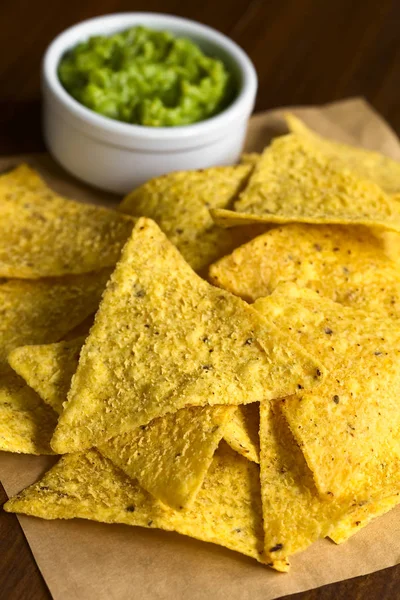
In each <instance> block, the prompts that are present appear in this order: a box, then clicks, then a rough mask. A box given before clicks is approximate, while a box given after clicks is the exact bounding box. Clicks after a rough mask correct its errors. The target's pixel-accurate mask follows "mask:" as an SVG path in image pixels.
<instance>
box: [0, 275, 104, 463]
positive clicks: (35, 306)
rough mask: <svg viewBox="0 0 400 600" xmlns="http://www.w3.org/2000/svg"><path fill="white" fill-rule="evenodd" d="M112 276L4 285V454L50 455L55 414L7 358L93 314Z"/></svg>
mask: <svg viewBox="0 0 400 600" xmlns="http://www.w3.org/2000/svg"><path fill="white" fill-rule="evenodd" d="M107 278H108V272H103V273H99V274H87V275H85V276H82V275H76V276H71V277H68V278H60V279H54V280H51V279H49V280H47V281H37V282H34V283H33V282H29V281H8V282H7V283H4V284H2V285H0V306H1V312H2V315H1V317H2V318H1V320H0V340H1V342H0V415H1V418H0V450H6V451H8V452H23V453H30V454H51V453H52V451H51V449H50V446H49V440H50V438H51V435H52V433H53V430H54V428H55V425H56V421H57V418H56V415H55V413H54V412H53V411H52V410H51V409H50V408H48V407H46V406H45V405H44V404H43V402H42V401H41V399H40V398H39V396H37V395H36V394H35V393H34V392H33V390H32V389H30V388H29V387H28V386H26V385H25V383H24V382H23V381H22V380H21V379H20V378H19V377H17V376H16V375H15V373H14V372H13V371H12V369H11V367H10V366H9V364H8V363H7V355H8V353H9V352H10V351H11V350H13V348H14V347H15V346H19V345H22V344H37V343H43V342H46V343H47V342H53V341H55V340H57V339H59V338H60V337H62V336H63V335H65V334H66V332H67V331H69V330H70V329H71V327H74V325H76V324H77V323H79V322H81V321H82V320H83V319H84V318H85V317H86V315H87V314H90V313H93V312H94V311H95V310H96V307H97V306H98V303H99V301H100V297H101V293H102V291H103V289H104V287H105V284H106V281H107Z"/></svg>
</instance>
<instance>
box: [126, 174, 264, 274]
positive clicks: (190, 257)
mask: <svg viewBox="0 0 400 600" xmlns="http://www.w3.org/2000/svg"><path fill="white" fill-rule="evenodd" d="M251 168H252V167H251V166H250V165H239V166H237V167H214V168H211V169H204V170H200V171H180V172H177V173H169V174H168V175H164V176H163V177H157V178H155V179H151V180H150V181H148V182H147V183H145V184H144V185H142V186H141V187H139V188H138V189H136V190H134V191H133V192H131V193H130V194H129V195H128V196H126V198H124V200H123V201H122V203H121V205H120V210H121V211H122V212H124V213H127V214H129V215H134V216H136V217H141V216H143V217H149V218H150V219H153V220H154V221H156V223H157V224H158V225H159V227H160V228H161V230H162V231H163V232H164V233H165V235H166V236H167V237H168V239H169V240H170V241H171V242H172V243H173V244H174V245H175V246H176V247H177V248H178V250H179V251H180V252H181V254H182V256H183V257H184V258H185V260H186V261H187V262H188V263H189V264H190V266H191V267H192V268H193V269H194V270H195V271H201V270H202V269H203V268H204V267H206V266H208V265H209V264H210V263H211V262H213V261H214V260H217V259H218V258H220V257H221V256H224V255H225V254H228V253H229V252H231V251H232V250H233V248H236V247H237V246H240V244H243V243H244V242H245V241H247V240H249V239H251V238H252V237H254V235H257V234H258V233H260V230H257V229H256V228H252V227H243V228H240V230H238V231H236V232H234V231H226V230H224V229H221V227H218V226H217V225H215V224H214V222H213V220H212V218H211V216H210V212H209V209H210V208H226V207H228V206H229V205H230V204H231V203H232V202H233V199H234V198H235V197H236V196H237V194H238V193H239V191H240V190H241V189H242V187H243V186H244V185H245V183H246V181H247V179H248V177H249V175H250V172H251Z"/></svg>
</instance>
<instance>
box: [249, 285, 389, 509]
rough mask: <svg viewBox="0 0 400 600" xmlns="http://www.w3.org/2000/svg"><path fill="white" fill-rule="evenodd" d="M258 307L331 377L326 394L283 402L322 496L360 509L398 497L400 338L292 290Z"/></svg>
mask: <svg viewBox="0 0 400 600" xmlns="http://www.w3.org/2000/svg"><path fill="white" fill-rule="evenodd" d="M255 307H256V308H257V309H258V310H260V311H261V312H265V313H266V314H268V315H269V317H270V318H271V319H272V320H273V322H274V323H275V324H276V325H277V326H278V327H282V328H286V330H287V331H290V332H291V335H292V337H293V340H295V341H297V342H298V343H300V344H301V345H302V347H303V348H305V349H306V350H307V349H309V350H311V349H313V351H314V352H316V353H317V354H318V356H319V358H320V359H321V361H322V362H323V363H324V364H325V366H326V367H327V369H328V375H327V377H326V379H325V380H324V382H323V383H322V385H321V386H320V387H319V389H318V390H315V392H314V391H312V390H311V391H307V390H304V391H301V394H300V395H297V396H292V397H290V398H286V399H284V400H282V401H281V404H282V412H283V414H284V417H285V418H286V420H287V422H288V424H289V427H290V429H291V431H292V433H293V435H294V437H295V439H296V441H297V443H298V444H299V446H300V448H301V450H302V452H303V454H304V456H305V459H306V461H307V464H308V466H309V468H310V469H311V471H312V472H313V476H314V480H315V483H316V486H317V489H318V491H319V493H320V494H321V496H322V497H327V496H329V497H333V498H340V499H343V500H346V499H348V498H350V499H353V500H355V501H358V502H359V501H371V500H378V499H381V498H382V497H387V496H389V495H392V494H394V493H397V491H399V489H400V413H399V410H398V401H397V391H396V390H397V388H398V386H399V385H400V355H399V350H398V348H399V347H400V330H399V329H398V328H397V327H394V326H393V321H391V320H390V319H387V318H386V319H385V318H384V317H383V316H381V315H379V316H376V317H375V318H374V317H373V316H370V315H368V314H367V313H365V312H364V311H356V310H353V309H350V308H346V307H343V306H340V305H339V304H336V303H334V302H332V301H330V300H328V299H326V298H321V297H319V296H318V294H316V293H315V292H312V291H311V290H307V289H299V288H296V286H294V285H290V284H288V285H286V286H281V287H280V288H278V289H277V290H276V291H275V292H274V293H273V294H272V295H271V296H269V297H267V298H260V299H259V300H257V301H256V303H255Z"/></svg>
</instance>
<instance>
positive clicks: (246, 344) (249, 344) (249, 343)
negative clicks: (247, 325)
mask: <svg viewBox="0 0 400 600" xmlns="http://www.w3.org/2000/svg"><path fill="white" fill-rule="evenodd" d="M253 342H254V338H247V340H246V341H245V346H251V344H252V343H253Z"/></svg>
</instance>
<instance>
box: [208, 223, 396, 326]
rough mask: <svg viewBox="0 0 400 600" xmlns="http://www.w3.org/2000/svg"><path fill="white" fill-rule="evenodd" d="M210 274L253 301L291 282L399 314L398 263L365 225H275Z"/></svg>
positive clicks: (213, 279) (345, 302) (356, 304)
mask: <svg viewBox="0 0 400 600" xmlns="http://www.w3.org/2000/svg"><path fill="white" fill-rule="evenodd" d="M393 235H398V234H393ZM209 277H210V280H211V282H212V283H214V284H215V285H218V286H220V287H222V288H224V289H226V290H228V291H230V292H232V293H233V294H235V295H237V296H240V297H241V298H243V299H244V300H247V301H249V302H254V300H256V299H257V298H260V297H262V296H267V295H269V294H270V293H272V292H273V290H274V289H276V287H277V286H278V285H279V284H280V283H287V282H292V283H296V284H297V285H298V286H299V287H307V288H310V289H312V290H314V291H316V292H318V293H319V294H320V295H323V296H326V297H328V298H330V299H331V300H333V301H335V302H339V303H340V304H343V305H345V306H354V307H356V308H362V309H365V310H368V311H371V312H376V313H383V314H384V315H388V316H391V317H393V318H399V317H400V272H399V269H398V265H397V264H395V263H394V262H393V261H391V260H390V259H389V258H388V257H387V256H386V255H385V252H384V250H383V248H382V242H381V241H380V240H379V239H377V238H376V237H374V235H372V234H371V232H370V231H369V230H368V229H367V228H365V227H343V226H336V225H304V224H291V225H284V226H281V227H276V228H275V229H272V230H271V231H269V232H268V233H265V234H263V235H261V236H258V237H256V238H255V239H254V240H251V241H250V242H248V243H247V244H245V245H244V246H241V247H240V248H237V249H236V250H234V252H233V253H232V254H230V255H229V256H226V257H224V258H222V259H221V260H220V261H218V262H217V263H215V264H214V265H211V267H210V272H209Z"/></svg>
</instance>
